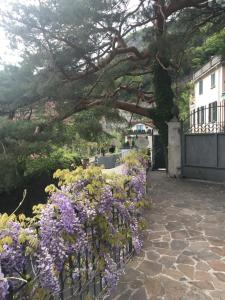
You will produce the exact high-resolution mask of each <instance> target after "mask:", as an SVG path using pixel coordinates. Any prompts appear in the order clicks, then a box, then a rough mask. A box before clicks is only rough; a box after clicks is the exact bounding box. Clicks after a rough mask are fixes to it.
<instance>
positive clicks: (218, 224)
mask: <svg viewBox="0 0 225 300" xmlns="http://www.w3.org/2000/svg"><path fill="white" fill-rule="evenodd" d="M150 180H151V183H152V184H151V185H152V189H151V190H149V192H150V193H151V202H152V208H151V210H150V211H147V210H146V211H145V212H144V216H145V217H146V232H145V234H144V251H142V253H141V255H140V256H139V257H137V258H134V259H133V260H132V261H131V262H130V263H129V265H130V267H129V266H127V267H126V274H125V275H123V276H121V277H120V282H119V285H118V287H117V289H116V290H117V291H116V293H115V292H114V293H113V294H112V296H111V298H109V299H108V298H107V299H108V300H112V299H113V300H130V299H133V300H135V299H137V300H142V299H143V300H145V299H149V300H225V201H224V200H225V198H224V194H225V193H224V186H222V187H221V186H220V185H213V184H207V185H206V184H204V183H200V182H194V181H188V180H173V179H170V178H168V177H167V176H166V175H165V174H163V173H159V172H152V173H151V179H150ZM193 263H195V265H194V264H193ZM213 289H214V290H213Z"/></svg>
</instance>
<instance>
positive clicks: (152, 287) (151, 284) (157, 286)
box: [140, 278, 165, 300]
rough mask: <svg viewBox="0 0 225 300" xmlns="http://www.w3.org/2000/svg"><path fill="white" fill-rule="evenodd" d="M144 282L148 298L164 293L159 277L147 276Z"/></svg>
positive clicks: (160, 295)
mask: <svg viewBox="0 0 225 300" xmlns="http://www.w3.org/2000/svg"><path fill="white" fill-rule="evenodd" d="M144 284H145V288H146V291H147V294H148V295H149V297H150V299H153V298H157V297H162V296H163V295H164V294H165V289H164V287H163V286H162V284H161V281H160V280H159V278H149V279H147V280H146V281H145V283H144ZM140 300H141V299H140Z"/></svg>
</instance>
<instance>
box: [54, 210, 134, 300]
mask: <svg viewBox="0 0 225 300" xmlns="http://www.w3.org/2000/svg"><path fill="white" fill-rule="evenodd" d="M112 210H113V222H114V225H116V226H117V227H118V229H120V230H121V229H123V228H124V230H126V229H127V227H128V224H126V222H125V220H124V219H123V218H122V217H121V215H120V214H119V212H118V211H117V210H116V209H115V208H112ZM86 233H87V236H88V239H89V241H90V243H92V244H93V245H94V247H93V248H96V250H97V252H96V253H94V252H93V251H91V252H90V251H88V249H87V250H86V255H85V256H83V255H81V254H80V253H78V254H77V259H76V263H75V264H72V263H71V265H70V266H69V267H70V268H71V270H74V269H77V270H78V278H77V280H76V285H73V286H70V287H67V286H63V282H64V281H65V280H66V278H64V276H63V274H62V278H61V282H62V284H61V286H62V290H61V293H60V295H58V296H55V297H53V298H52V299H55V300H69V299H70V300H72V299H73V300H86V299H103V297H104V296H105V294H106V293H107V286H106V283H105V282H104V280H103V276H102V273H101V271H99V269H98V263H99V261H100V259H101V253H100V249H101V246H105V247H109V243H108V241H104V245H101V244H100V243H103V242H102V241H100V240H99V237H98V235H96V234H95V232H94V228H93V227H86ZM132 255H133V245H132V239H131V237H127V243H126V244H125V245H124V246H122V247H120V248H118V247H111V255H110V256H111V258H112V259H113V261H114V262H115V263H116V265H117V269H121V268H122V267H123V266H124V265H125V264H126V263H127V261H128V260H129V259H130V258H131V256H132ZM90 266H91V268H90ZM90 269H92V272H91V276H90Z"/></svg>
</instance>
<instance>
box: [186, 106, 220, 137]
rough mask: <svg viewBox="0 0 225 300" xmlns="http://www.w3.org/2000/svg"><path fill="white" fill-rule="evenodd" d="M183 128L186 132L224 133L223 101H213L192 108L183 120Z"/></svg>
mask: <svg viewBox="0 0 225 300" xmlns="http://www.w3.org/2000/svg"><path fill="white" fill-rule="evenodd" d="M183 130H184V133H188V134H191V133H193V134H203V133H224V132H225V102H223V104H222V105H217V102H213V103H210V104H209V106H201V107H199V108H197V109H194V110H193V111H192V112H191V114H190V115H189V117H188V118H187V119H186V120H185V121H184V123H183Z"/></svg>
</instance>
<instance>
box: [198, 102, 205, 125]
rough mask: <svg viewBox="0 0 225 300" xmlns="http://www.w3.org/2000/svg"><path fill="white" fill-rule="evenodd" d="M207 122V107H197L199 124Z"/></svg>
mask: <svg viewBox="0 0 225 300" xmlns="http://www.w3.org/2000/svg"><path fill="white" fill-rule="evenodd" d="M204 123H205V108H204V106H201V107H198V109H197V124H198V125H202V124H204Z"/></svg>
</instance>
